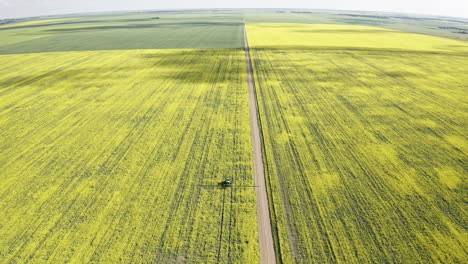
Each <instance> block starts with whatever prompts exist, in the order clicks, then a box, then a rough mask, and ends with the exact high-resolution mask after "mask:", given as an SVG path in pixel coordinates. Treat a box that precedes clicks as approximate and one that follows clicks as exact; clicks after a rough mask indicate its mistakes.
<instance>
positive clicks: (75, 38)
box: [0, 14, 243, 54]
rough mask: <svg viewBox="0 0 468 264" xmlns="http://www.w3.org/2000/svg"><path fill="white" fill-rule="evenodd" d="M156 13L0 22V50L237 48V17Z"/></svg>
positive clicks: (239, 41)
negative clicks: (2, 23)
mask: <svg viewBox="0 0 468 264" xmlns="http://www.w3.org/2000/svg"><path fill="white" fill-rule="evenodd" d="M155 17H159V15H158V14H143V15H138V16H129V15H122V16H112V17H103V18H94V17H91V18H90V17H83V18H62V19H56V20H50V19H49V20H45V22H44V23H34V24H29V23H28V22H23V23H18V24H9V25H4V26H0V54H19V53H37V52H57V51H92V50H129V49H194V48H196V49H203V48H241V47H242V46H243V42H242V33H243V25H242V23H241V22H242V21H241V20H240V18H235V17H234V18H226V19H223V18H216V17H210V16H202V17H198V18H196V17H195V18H190V17H188V18H183V17H173V16H170V17H165V16H161V17H160V19H152V18H155Z"/></svg>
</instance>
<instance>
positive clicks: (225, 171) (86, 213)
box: [0, 49, 258, 263]
mask: <svg viewBox="0 0 468 264" xmlns="http://www.w3.org/2000/svg"><path fill="white" fill-rule="evenodd" d="M243 56H244V53H243V51H241V50H215V49H214V50H160V51H158V50H140V51H95V52H73V53H45V54H28V55H3V56H0V65H1V66H0V72H1V73H2V74H1V75H0V88H1V89H0V96H1V100H0V146H1V148H0V151H1V155H0V166H1V184H0V219H2V221H1V223H0V238H1V239H0V242H1V243H0V263H23V262H24V261H25V260H28V259H29V260H31V261H32V262H33V263H44V262H46V261H48V262H51V263H88V262H96V263H153V262H155V263H176V262H181V261H184V260H190V261H191V262H197V263H227V262H229V261H233V262H237V263H256V262H258V243H257V224H256V223H257V222H256V218H255V212H256V211H255V208H256V204H255V191H254V189H253V188H244V189H228V190H226V189H219V188H203V187H200V186H199V185H210V184H211V185H216V184H217V183H218V182H219V181H221V180H222V179H223V178H224V177H232V178H233V179H234V180H235V182H236V183H237V184H239V185H253V177H252V168H251V167H252V165H251V154H250V153H251V150H250V128H249V123H248V122H249V120H248V117H249V113H248V97H247V92H246V91H247V89H246V80H245V62H244V57H243Z"/></svg>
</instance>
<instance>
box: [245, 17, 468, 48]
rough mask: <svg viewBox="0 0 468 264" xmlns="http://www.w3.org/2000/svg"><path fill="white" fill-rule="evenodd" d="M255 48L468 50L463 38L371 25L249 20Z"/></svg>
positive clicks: (251, 43)
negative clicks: (460, 39) (442, 36)
mask: <svg viewBox="0 0 468 264" xmlns="http://www.w3.org/2000/svg"><path fill="white" fill-rule="evenodd" d="M247 32H248V34H249V45H250V47H251V48H276V49H296V48H300V49H308V48H310V49H322V50H330V49H343V50H348V49H349V50H368V51H370V50H374V49H388V50H389V51H398V50H413V51H433V52H434V51H450V52H460V51H463V52H468V44H467V43H466V42H463V41H458V40H453V39H448V38H441V37H433V36H428V35H421V34H412V33H407V32H402V31H396V30H390V29H385V28H378V27H370V26H354V25H353V26H350V25H322V24H294V23H288V24H277V23H254V24H247Z"/></svg>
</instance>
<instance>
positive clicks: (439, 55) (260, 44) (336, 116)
mask: <svg viewBox="0 0 468 264" xmlns="http://www.w3.org/2000/svg"><path fill="white" fill-rule="evenodd" d="M247 32H248V35H249V42H250V47H251V54H252V60H253V68H254V69H255V71H254V73H255V80H256V85H257V94H258V101H259V110H260V119H261V126H262V132H263V139H264V144H265V145H264V152H265V161H264V162H265V166H266V167H267V169H266V171H267V179H268V183H269V191H270V195H271V207H272V208H273V211H274V214H275V215H274V217H273V218H274V219H275V222H274V224H273V226H274V227H275V228H276V229H277V234H276V236H277V243H278V245H277V249H278V251H279V252H280V256H281V257H282V258H283V260H284V262H286V263H290V262H297V263H384V262H386V261H389V262H395V263H463V261H464V260H465V259H466V256H467V254H466V253H467V252H466V248H467V242H468V241H467V239H466V221H467V217H466V206H465V205H464V199H465V198H466V188H467V185H466V173H467V172H466V169H467V167H466V165H467V156H466V153H467V151H468V149H467V147H468V145H467V141H466V128H467V127H468V119H467V117H468V115H467V112H466V110H467V106H468V105H467V101H466V98H467V97H466V95H467V90H468V83H467V82H466V80H468V64H466V59H467V56H468V44H465V43H464V42H459V41H454V40H449V39H443V38H437V37H431V36H423V35H416V34H408V33H403V32H398V31H392V30H387V29H382V28H374V27H368V26H336V25H300V24H299V25H297V24H289V25H288V24H249V25H247ZM366 35H367V36H369V38H370V37H372V40H371V41H369V40H368V39H369V38H368V37H366ZM280 36H282V38H280ZM285 36H287V37H285ZM394 43H401V45H398V46H397V45H396V44H394Z"/></svg>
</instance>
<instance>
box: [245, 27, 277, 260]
mask: <svg viewBox="0 0 468 264" xmlns="http://www.w3.org/2000/svg"><path fill="white" fill-rule="evenodd" d="M244 49H245V61H246V63H247V82H248V86H249V108H250V127H251V129H252V145H253V155H254V157H253V158H254V174H255V185H257V186H258V187H257V188H256V191H257V219H258V236H259V238H258V241H259V244H260V262H261V263H264V264H274V263H276V257H275V249H274V247H273V235H272V233H271V222H270V209H269V208H268V196H267V190H266V187H265V173H264V169H263V159H262V145H261V144H262V141H261V140H260V129H259V125H258V124H259V120H258V113H257V100H256V97H255V84H254V81H253V73H252V63H251V61H250V50H249V43H248V41H247V32H246V30H245V24H244Z"/></svg>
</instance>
